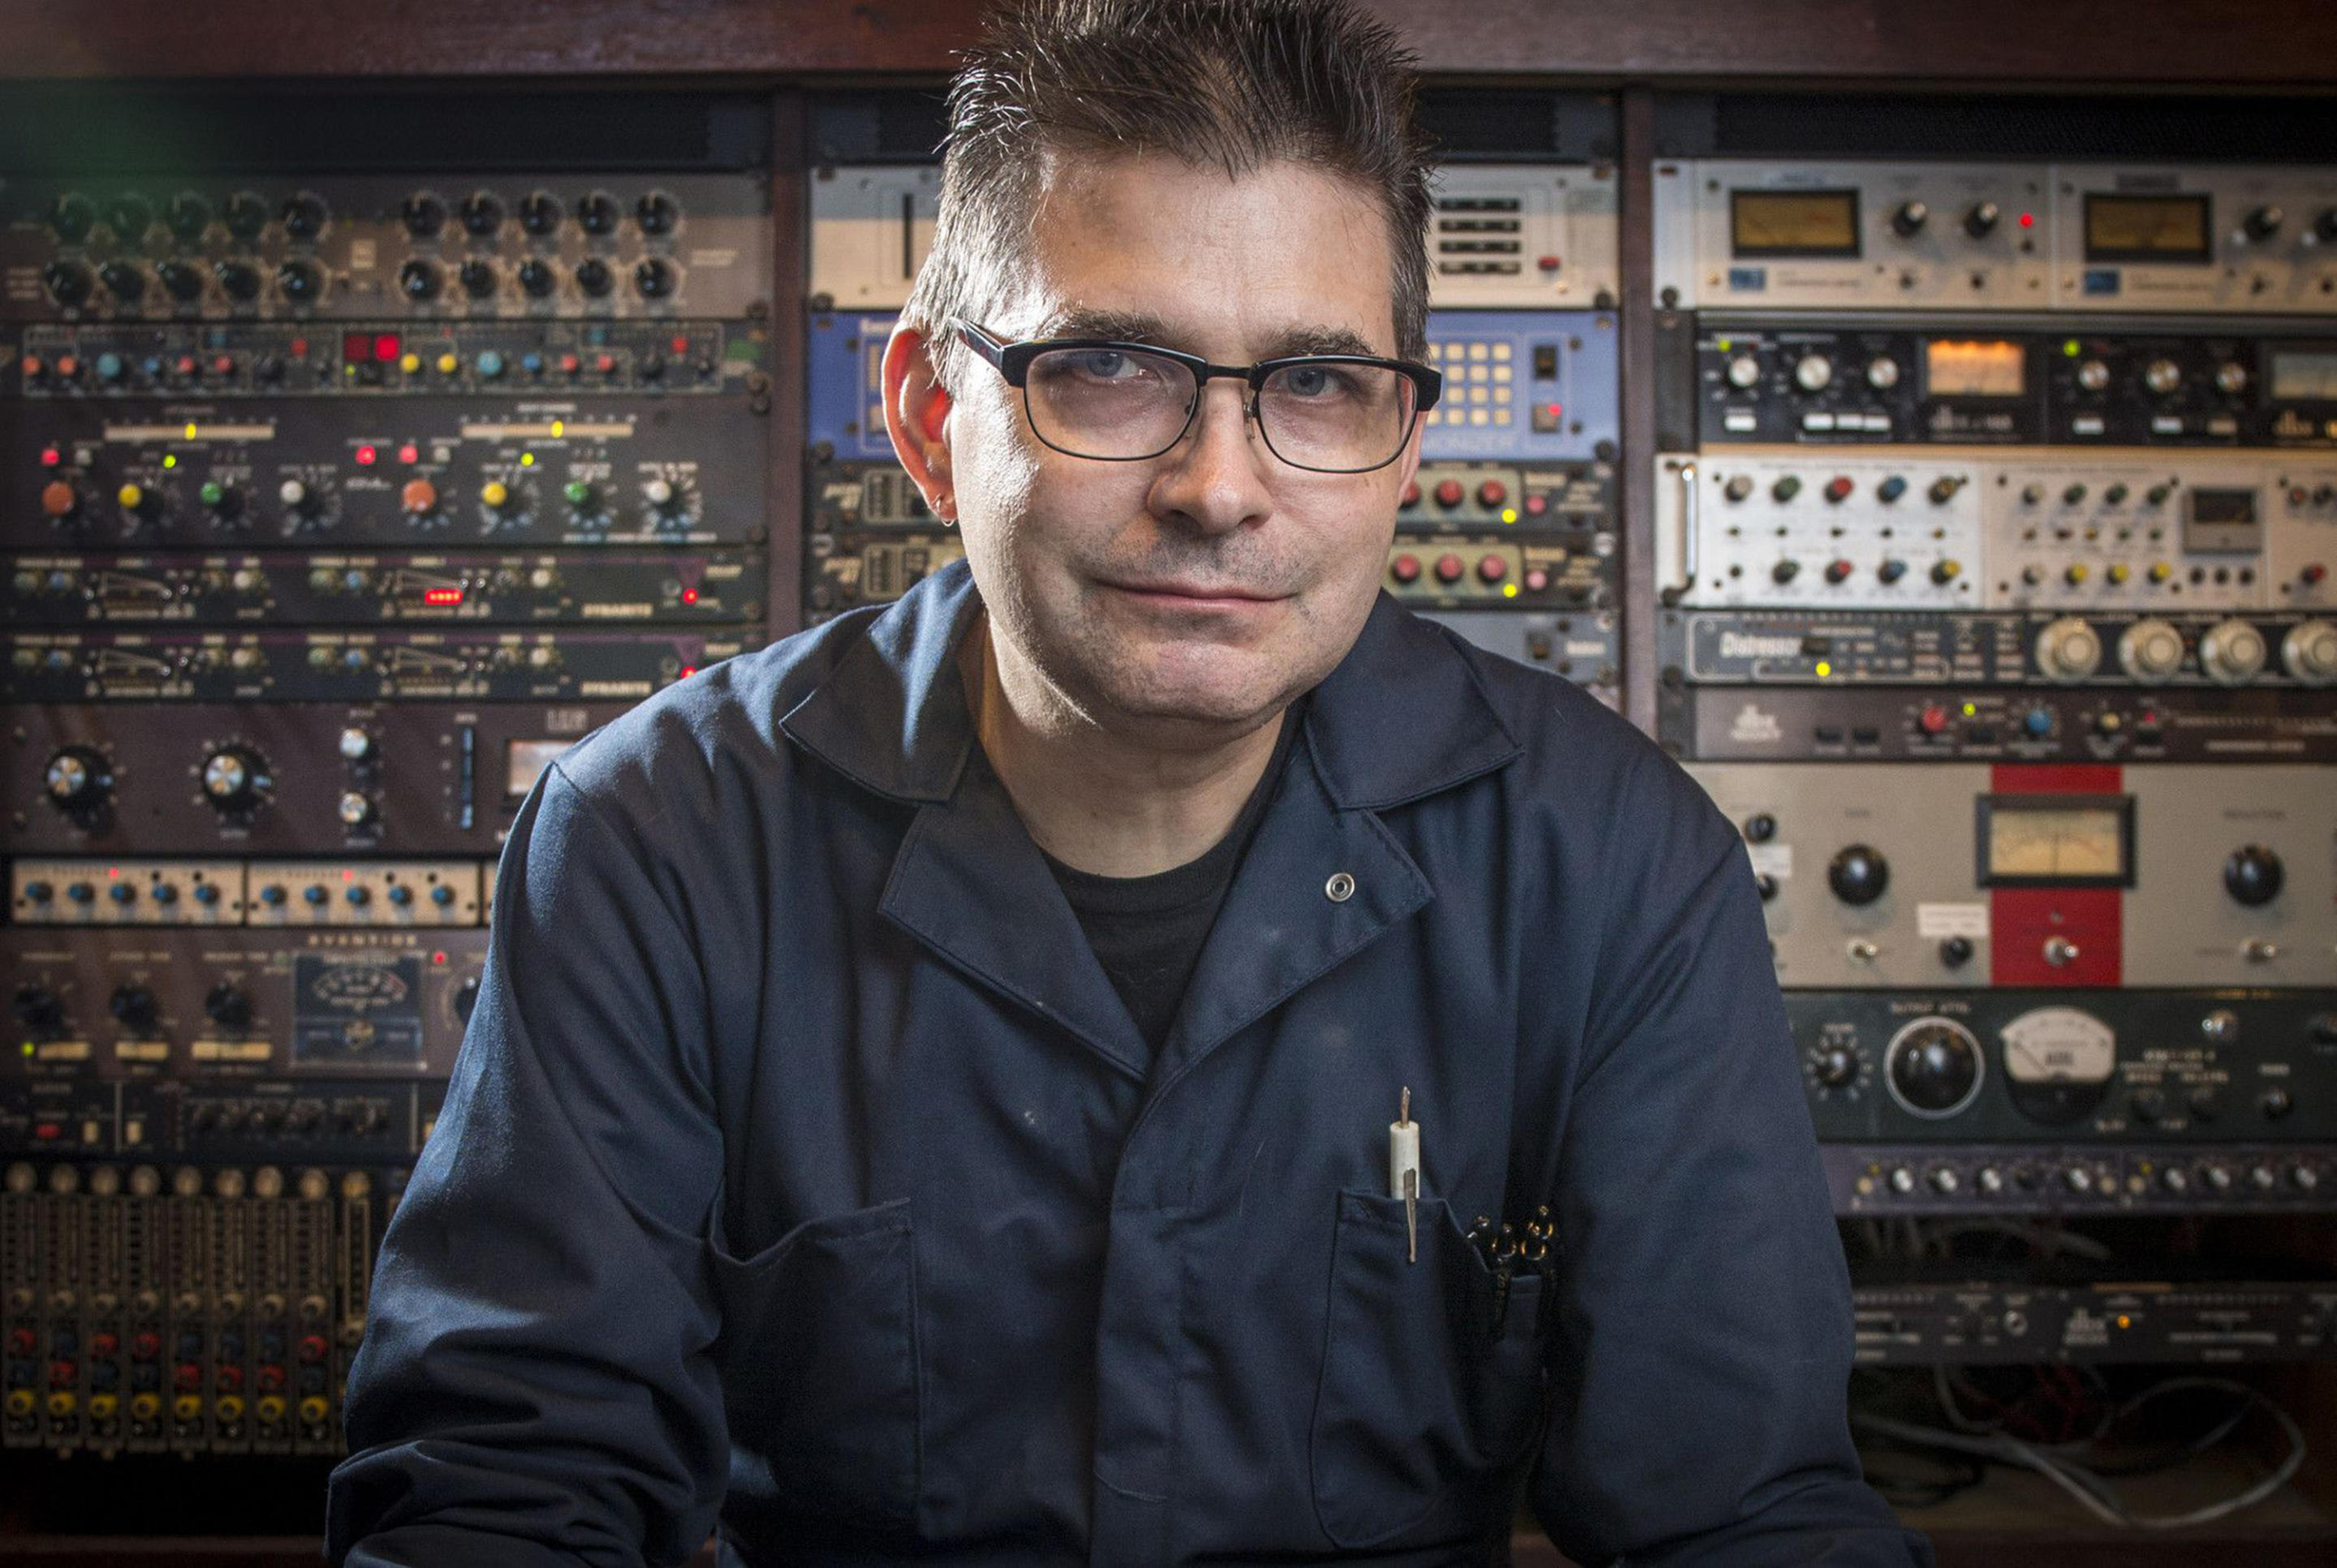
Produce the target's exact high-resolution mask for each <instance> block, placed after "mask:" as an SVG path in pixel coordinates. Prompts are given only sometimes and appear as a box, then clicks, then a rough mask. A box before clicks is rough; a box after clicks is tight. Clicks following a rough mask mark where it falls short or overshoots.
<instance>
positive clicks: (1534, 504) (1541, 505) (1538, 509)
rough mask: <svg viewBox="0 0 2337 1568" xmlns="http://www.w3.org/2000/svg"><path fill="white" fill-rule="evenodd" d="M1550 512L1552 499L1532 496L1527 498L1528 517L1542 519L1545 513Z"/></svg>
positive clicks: (1544, 496) (1543, 496)
mask: <svg viewBox="0 0 2337 1568" xmlns="http://www.w3.org/2000/svg"><path fill="white" fill-rule="evenodd" d="M1549 510H1550V497H1548V496H1546V495H1530V496H1527V497H1526V515H1527V516H1528V517H1540V515H1541V514H1542V513H1543V512H1545V511H1549Z"/></svg>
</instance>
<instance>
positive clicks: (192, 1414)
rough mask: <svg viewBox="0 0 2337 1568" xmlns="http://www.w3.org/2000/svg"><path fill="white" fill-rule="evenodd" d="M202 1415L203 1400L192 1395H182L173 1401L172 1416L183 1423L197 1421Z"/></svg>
mask: <svg viewBox="0 0 2337 1568" xmlns="http://www.w3.org/2000/svg"><path fill="white" fill-rule="evenodd" d="M202 1413H203V1402H202V1400H201V1399H200V1398H196V1397H195V1396H194V1395H192V1394H181V1395H180V1396H179V1397H178V1398H175V1399H173V1400H171V1415H173V1416H175V1417H178V1418H179V1419H180V1420H181V1421H193V1420H197V1419H199V1418H200V1417H201V1416H202Z"/></svg>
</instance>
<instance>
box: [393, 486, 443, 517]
mask: <svg viewBox="0 0 2337 1568" xmlns="http://www.w3.org/2000/svg"><path fill="white" fill-rule="evenodd" d="M398 494H399V497H400V499H402V500H403V501H404V502H405V503H406V511H410V512H412V513H414V514H415V515H416V517H419V516H421V515H422V514H423V513H424V512H426V511H437V510H438V487H437V486H436V485H435V484H433V483H431V482H429V481H428V480H426V479H409V480H407V481H406V488H405V489H404V490H403V491H400V492H398Z"/></svg>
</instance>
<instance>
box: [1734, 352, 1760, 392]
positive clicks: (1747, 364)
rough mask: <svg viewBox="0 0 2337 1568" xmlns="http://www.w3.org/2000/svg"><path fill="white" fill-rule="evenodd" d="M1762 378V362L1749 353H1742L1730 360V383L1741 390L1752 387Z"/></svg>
mask: <svg viewBox="0 0 2337 1568" xmlns="http://www.w3.org/2000/svg"><path fill="white" fill-rule="evenodd" d="M1760 379H1761V362H1760V361H1759V360H1757V359H1755V358H1754V357H1753V356H1752V355H1749V354H1740V355H1736V357H1735V358H1733V359H1731V360H1730V361H1729V362H1728V385H1731V386H1733V387H1736V389H1737V390H1738V391H1740V392H1746V391H1750V390H1751V389H1752V386H1753V384H1754V383H1755V382H1756V381H1759V380H1760Z"/></svg>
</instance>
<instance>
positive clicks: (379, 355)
mask: <svg viewBox="0 0 2337 1568" xmlns="http://www.w3.org/2000/svg"><path fill="white" fill-rule="evenodd" d="M373 356H374V357H375V358H376V359H380V360H391V359H396V357H397V334H396V333H395V332H385V333H383V334H382V335H381V336H379V337H376V338H375V339H374V340H373Z"/></svg>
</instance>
